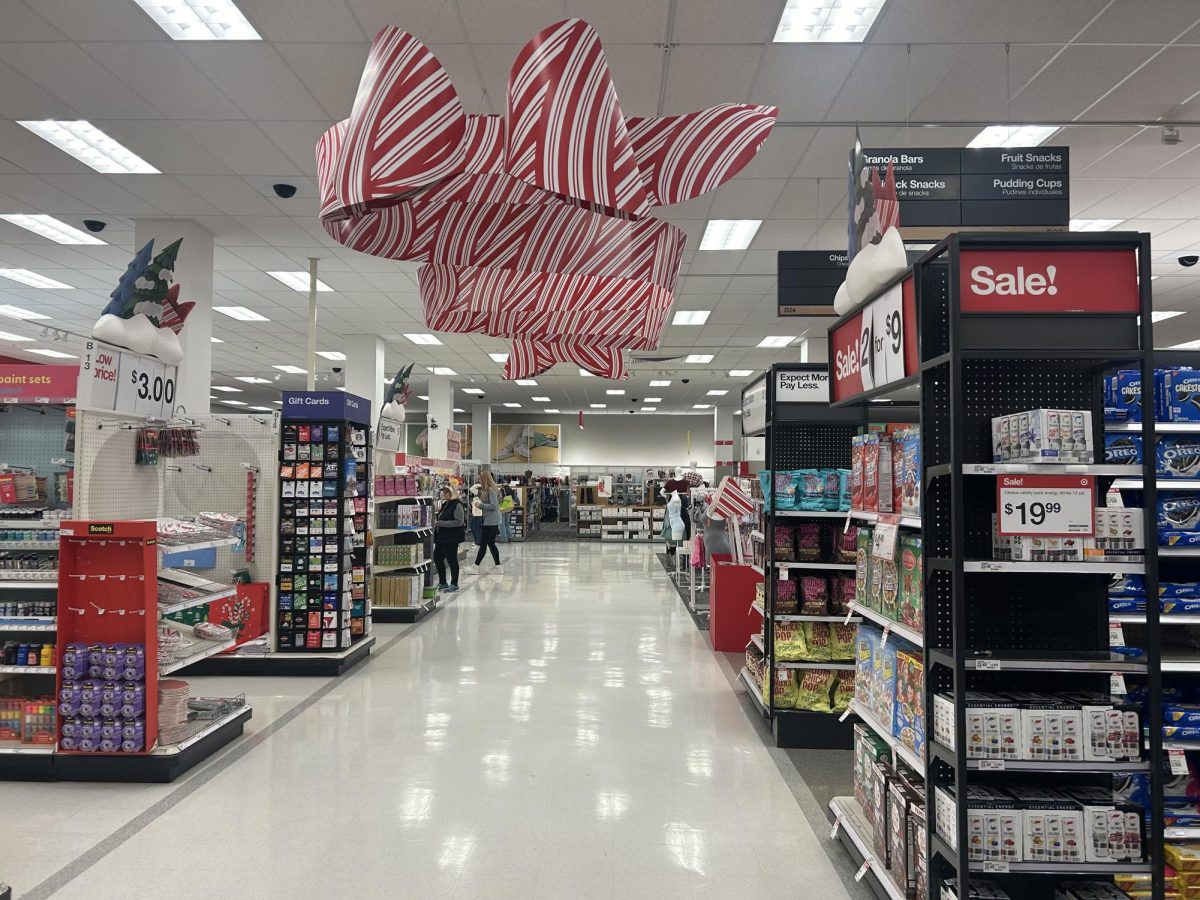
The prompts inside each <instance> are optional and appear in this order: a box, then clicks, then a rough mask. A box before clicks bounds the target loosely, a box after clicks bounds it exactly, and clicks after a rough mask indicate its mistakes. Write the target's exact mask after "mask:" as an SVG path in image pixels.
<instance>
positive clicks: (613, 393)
mask: <svg viewBox="0 0 1200 900" xmlns="http://www.w3.org/2000/svg"><path fill="white" fill-rule="evenodd" d="M604 393H606V394H608V396H610V397H624V396H625V389H624V388H609V389H608V390H607V391H605V392H604Z"/></svg>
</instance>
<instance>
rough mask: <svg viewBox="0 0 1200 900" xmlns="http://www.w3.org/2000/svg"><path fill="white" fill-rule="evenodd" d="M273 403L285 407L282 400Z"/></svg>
mask: <svg viewBox="0 0 1200 900" xmlns="http://www.w3.org/2000/svg"><path fill="white" fill-rule="evenodd" d="M342 390H345V388H343V389H342ZM271 402H272V403H274V404H275V405H276V406H283V401H282V400H272V401H271Z"/></svg>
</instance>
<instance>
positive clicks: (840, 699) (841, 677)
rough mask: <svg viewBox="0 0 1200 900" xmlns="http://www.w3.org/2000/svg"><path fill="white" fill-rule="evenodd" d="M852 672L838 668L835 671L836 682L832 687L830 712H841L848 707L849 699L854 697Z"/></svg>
mask: <svg viewBox="0 0 1200 900" xmlns="http://www.w3.org/2000/svg"><path fill="white" fill-rule="evenodd" d="M854 690H855V687H854V673H853V672H847V671H844V670H839V671H838V673H837V684H835V685H834V688H833V702H832V704H831V706H832V712H835V713H843V712H845V711H846V710H847V709H849V707H850V701H851V700H853V699H854Z"/></svg>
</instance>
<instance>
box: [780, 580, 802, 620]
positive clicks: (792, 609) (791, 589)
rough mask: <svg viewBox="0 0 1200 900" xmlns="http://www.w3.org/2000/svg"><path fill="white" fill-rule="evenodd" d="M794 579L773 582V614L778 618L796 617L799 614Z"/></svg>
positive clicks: (796, 584)
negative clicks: (778, 616)
mask: <svg viewBox="0 0 1200 900" xmlns="http://www.w3.org/2000/svg"><path fill="white" fill-rule="evenodd" d="M797 586H798V582H797V581H796V580H795V579H788V580H787V581H776V582H775V612H776V614H777V615H780V616H797V615H799V614H800V608H799V603H798V601H797V593H796V589H797Z"/></svg>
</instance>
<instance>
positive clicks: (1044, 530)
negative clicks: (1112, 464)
mask: <svg viewBox="0 0 1200 900" xmlns="http://www.w3.org/2000/svg"><path fill="white" fill-rule="evenodd" d="M1095 506H1096V479H1095V478H1094V477H1093V476H1091V475H998V476H997V477H996V510H997V511H998V514H999V516H998V526H999V527H998V529H997V530H998V531H999V532H1000V534H1006V535H1007V534H1032V535H1041V536H1043V537H1071V536H1080V537H1088V536H1090V535H1094V534H1095V533H1096V520H1095Z"/></svg>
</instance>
